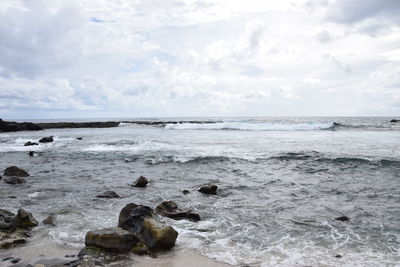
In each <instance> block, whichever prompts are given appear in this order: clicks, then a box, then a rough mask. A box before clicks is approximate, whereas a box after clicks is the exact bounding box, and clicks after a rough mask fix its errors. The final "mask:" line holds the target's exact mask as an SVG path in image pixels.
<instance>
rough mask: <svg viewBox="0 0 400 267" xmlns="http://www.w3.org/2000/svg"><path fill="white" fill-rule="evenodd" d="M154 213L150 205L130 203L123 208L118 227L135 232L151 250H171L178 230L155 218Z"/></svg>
mask: <svg viewBox="0 0 400 267" xmlns="http://www.w3.org/2000/svg"><path fill="white" fill-rule="evenodd" d="M152 215H153V210H152V209H151V208H150V207H148V206H142V205H136V204H134V203H130V204H128V205H126V206H125V207H124V208H123V209H122V210H121V212H120V215H119V220H118V227H121V228H123V229H125V230H128V231H131V232H132V233H134V234H135V235H136V236H137V237H138V238H139V239H140V240H141V241H142V242H143V243H144V245H146V247H147V248H148V249H149V250H151V251H163V250H170V249H171V248H172V247H173V246H175V242H176V238H177V237H178V232H177V231H175V229H174V228H172V227H171V226H165V225H164V224H162V223H160V222H158V221H156V220H154V219H153V218H152Z"/></svg>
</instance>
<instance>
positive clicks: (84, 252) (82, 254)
mask: <svg viewBox="0 0 400 267" xmlns="http://www.w3.org/2000/svg"><path fill="white" fill-rule="evenodd" d="M86 254H87V253H86V248H82V249H81V250H80V251H79V253H78V259H82V258H83V257H84V256H85V255H86Z"/></svg>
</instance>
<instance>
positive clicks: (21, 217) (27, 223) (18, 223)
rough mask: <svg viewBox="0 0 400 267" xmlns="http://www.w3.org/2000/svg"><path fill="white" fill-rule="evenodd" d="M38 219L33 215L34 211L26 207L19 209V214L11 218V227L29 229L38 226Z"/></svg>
mask: <svg viewBox="0 0 400 267" xmlns="http://www.w3.org/2000/svg"><path fill="white" fill-rule="evenodd" d="M38 224H39V223H38V221H37V220H36V219H35V218H34V217H33V215H32V213H30V212H27V211H26V210H24V209H19V210H18V213H17V215H16V216H15V217H14V218H13V219H12V220H11V223H10V225H11V227H13V228H18V229H29V228H32V227H35V226H38Z"/></svg>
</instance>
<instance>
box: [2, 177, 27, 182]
mask: <svg viewBox="0 0 400 267" xmlns="http://www.w3.org/2000/svg"><path fill="white" fill-rule="evenodd" d="M4 182H5V183H7V184H24V183H26V180H25V179H24V178H20V177H15V176H13V177H9V178H6V179H4Z"/></svg>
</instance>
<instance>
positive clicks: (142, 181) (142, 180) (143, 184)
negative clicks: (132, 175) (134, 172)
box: [132, 176, 149, 187]
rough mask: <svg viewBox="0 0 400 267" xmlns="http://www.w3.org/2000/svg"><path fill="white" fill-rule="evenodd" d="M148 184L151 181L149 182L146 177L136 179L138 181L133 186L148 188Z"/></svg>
mask: <svg viewBox="0 0 400 267" xmlns="http://www.w3.org/2000/svg"><path fill="white" fill-rule="evenodd" d="M148 183H149V180H147V178H146V177H144V176H140V177H139V178H137V179H136V181H135V182H134V183H133V184H132V186H134V187H146V186H147V184H148Z"/></svg>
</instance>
